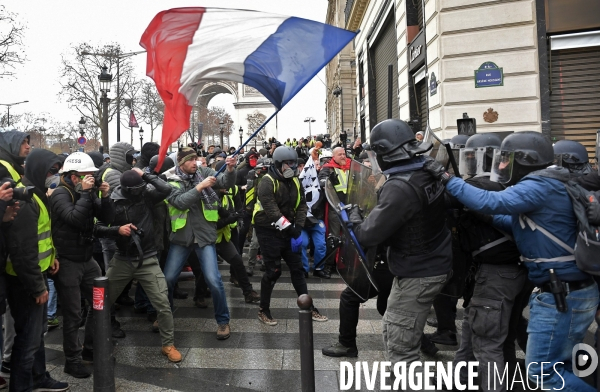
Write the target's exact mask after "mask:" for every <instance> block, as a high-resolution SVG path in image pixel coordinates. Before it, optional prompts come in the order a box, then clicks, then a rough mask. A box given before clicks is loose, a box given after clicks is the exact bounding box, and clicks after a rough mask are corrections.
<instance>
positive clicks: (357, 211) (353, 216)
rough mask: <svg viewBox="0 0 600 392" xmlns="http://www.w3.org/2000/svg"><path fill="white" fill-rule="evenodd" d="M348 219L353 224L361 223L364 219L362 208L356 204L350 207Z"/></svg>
mask: <svg viewBox="0 0 600 392" xmlns="http://www.w3.org/2000/svg"><path fill="white" fill-rule="evenodd" d="M348 221H350V223H352V224H353V225H360V224H361V223H362V221H363V216H362V210H361V208H360V207H359V206H358V204H355V205H353V206H352V208H350V212H349V213H348Z"/></svg>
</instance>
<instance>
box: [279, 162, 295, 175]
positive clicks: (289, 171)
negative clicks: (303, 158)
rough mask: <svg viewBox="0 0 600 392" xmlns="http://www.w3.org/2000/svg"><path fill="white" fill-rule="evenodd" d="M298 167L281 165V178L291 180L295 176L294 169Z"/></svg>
mask: <svg viewBox="0 0 600 392" xmlns="http://www.w3.org/2000/svg"><path fill="white" fill-rule="evenodd" d="M297 167H298V166H292V167H291V166H288V165H286V164H284V165H283V167H282V169H283V172H282V173H281V175H282V176H283V178H292V177H294V176H295V175H296V168H297Z"/></svg>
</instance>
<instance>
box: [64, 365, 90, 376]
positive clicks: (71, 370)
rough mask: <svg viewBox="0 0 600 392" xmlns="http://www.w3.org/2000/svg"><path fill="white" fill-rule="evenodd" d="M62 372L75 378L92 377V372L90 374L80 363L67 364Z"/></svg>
mask: <svg viewBox="0 0 600 392" xmlns="http://www.w3.org/2000/svg"><path fill="white" fill-rule="evenodd" d="M63 371H64V372H65V373H67V374H69V375H70V376H72V377H75V378H88V377H89V376H91V375H92V372H90V371H89V369H88V368H86V367H85V365H84V364H82V363H81V362H79V363H67V364H65V368H64V370H63Z"/></svg>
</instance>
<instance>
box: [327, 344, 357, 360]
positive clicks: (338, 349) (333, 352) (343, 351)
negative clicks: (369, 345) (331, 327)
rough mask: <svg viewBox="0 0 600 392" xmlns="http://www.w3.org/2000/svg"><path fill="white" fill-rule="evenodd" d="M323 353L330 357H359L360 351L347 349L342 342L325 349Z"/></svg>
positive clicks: (351, 348)
mask: <svg viewBox="0 0 600 392" xmlns="http://www.w3.org/2000/svg"><path fill="white" fill-rule="evenodd" d="M321 352H322V353H323V355H326V356H328V357H358V349H357V348H356V347H346V346H344V345H343V344H342V343H340V342H336V343H335V344H333V345H331V346H329V347H325V348H324V349H322V350H321Z"/></svg>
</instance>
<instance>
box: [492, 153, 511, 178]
mask: <svg viewBox="0 0 600 392" xmlns="http://www.w3.org/2000/svg"><path fill="white" fill-rule="evenodd" d="M514 162H515V152H514V151H502V150H500V149H494V159H493V160H492V172H491V175H490V180H492V181H494V182H499V183H501V184H508V183H509V182H510V180H511V179H512V174H513V168H514Z"/></svg>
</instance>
